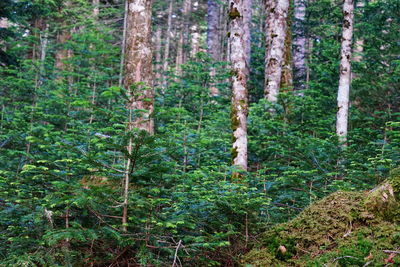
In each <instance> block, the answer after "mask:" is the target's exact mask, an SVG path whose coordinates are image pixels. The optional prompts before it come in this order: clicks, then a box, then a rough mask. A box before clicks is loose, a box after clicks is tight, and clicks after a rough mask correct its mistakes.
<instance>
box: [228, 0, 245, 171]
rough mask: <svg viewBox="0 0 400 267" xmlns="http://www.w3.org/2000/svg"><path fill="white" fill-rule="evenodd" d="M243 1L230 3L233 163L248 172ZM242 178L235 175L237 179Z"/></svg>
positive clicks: (238, 0) (237, 0) (236, 0)
mask: <svg viewBox="0 0 400 267" xmlns="http://www.w3.org/2000/svg"><path fill="white" fill-rule="evenodd" d="M244 12H245V4H244V0H230V1H229V11H228V15H229V33H230V34H229V48H230V49H229V50H230V53H229V55H230V56H229V61H230V63H231V66H232V74H233V76H232V106H231V124H232V131H233V140H232V141H233V144H232V161H233V165H234V166H236V167H237V168H238V169H241V170H244V171H246V170H247V113H248V92H247V79H248V77H247V75H248V69H247V60H246V57H247V54H246V40H245V39H244V36H245V30H244V29H245V28H246V27H245V25H244V24H245V19H244ZM235 177H236V178H239V177H240V175H239V174H235V175H234V178H235Z"/></svg>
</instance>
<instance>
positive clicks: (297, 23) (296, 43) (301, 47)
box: [293, 0, 307, 91]
mask: <svg viewBox="0 0 400 267" xmlns="http://www.w3.org/2000/svg"><path fill="white" fill-rule="evenodd" d="M306 6H307V0H294V8H293V17H294V20H293V76H294V90H296V91H302V90H304V89H305V88H306V79H307V67H306V47H307V38H306V32H305V23H306V22H305V19H306Z"/></svg>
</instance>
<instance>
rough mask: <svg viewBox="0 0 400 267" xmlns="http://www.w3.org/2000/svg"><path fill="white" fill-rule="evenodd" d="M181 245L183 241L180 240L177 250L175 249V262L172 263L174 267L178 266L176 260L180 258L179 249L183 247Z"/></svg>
mask: <svg viewBox="0 0 400 267" xmlns="http://www.w3.org/2000/svg"><path fill="white" fill-rule="evenodd" d="M181 244H182V240H179V242H178V245H177V246H176V249H175V256H174V262H173V263H172V267H174V266H175V264H176V260H177V258H178V250H179V247H180V246H181Z"/></svg>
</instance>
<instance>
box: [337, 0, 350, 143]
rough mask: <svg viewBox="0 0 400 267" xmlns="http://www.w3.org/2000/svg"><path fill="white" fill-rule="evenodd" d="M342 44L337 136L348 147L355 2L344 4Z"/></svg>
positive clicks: (347, 0) (346, 0)
mask: <svg viewBox="0 0 400 267" xmlns="http://www.w3.org/2000/svg"><path fill="white" fill-rule="evenodd" d="M343 15H344V19H343V26H342V43H341V49H340V69H339V72H340V76H339V90H338V96H337V106H338V112H337V117H336V134H337V135H338V137H339V141H340V142H341V143H342V144H343V145H346V141H347V127H348V119H349V94H350V83H351V44H352V38H353V23H354V22H353V18H354V0H344V3H343Z"/></svg>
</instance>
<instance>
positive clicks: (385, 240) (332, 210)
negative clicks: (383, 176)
mask: <svg viewBox="0 0 400 267" xmlns="http://www.w3.org/2000/svg"><path fill="white" fill-rule="evenodd" d="M397 177H398V176H397ZM397 179H398V178H397ZM391 181H392V180H390V181H389V182H388V183H385V184H383V185H381V186H380V187H378V188H377V189H375V190H373V191H371V192H336V193H334V194H331V195H329V196H327V197H326V198H324V199H322V200H320V201H318V202H316V203H314V204H313V205H311V206H310V207H308V208H307V209H305V210H304V211H303V212H302V213H301V214H300V215H299V216H298V217H296V218H295V219H293V220H292V221H289V222H287V223H284V224H279V225H277V226H275V227H274V228H272V229H271V230H269V231H268V232H266V233H265V234H264V235H263V237H262V240H261V242H260V243H259V244H257V245H256V248H255V249H253V250H252V251H251V252H250V253H248V254H247V255H245V257H243V263H244V264H247V265H249V266H324V265H326V266H363V265H364V264H366V263H367V262H369V261H371V263H370V266H383V265H384V264H383V263H384V259H386V258H387V257H388V254H387V253H385V252H384V250H398V247H399V246H400V240H399V238H400V226H399V224H398V223H399V221H398V219H399V217H400V214H399V213H398V212H399V210H400V207H399V206H398V201H397V199H395V198H394V196H392V199H391V201H390V203H389V202H384V203H382V202H381V201H380V200H381V199H382V194H383V193H384V192H386V194H387V192H388V190H389V191H390V187H393V188H394V187H395V185H393V184H391ZM396 181H397V180H396ZM386 184H387V185H386ZM395 191H396V190H395ZM397 192H398V191H397ZM378 207H379V208H378ZM279 246H284V247H285V248H286V252H285V253H284V254H282V253H280V252H279V249H278V248H279ZM393 260H394V261H395V263H400V255H398V256H396V257H395V258H394V259H393Z"/></svg>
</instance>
